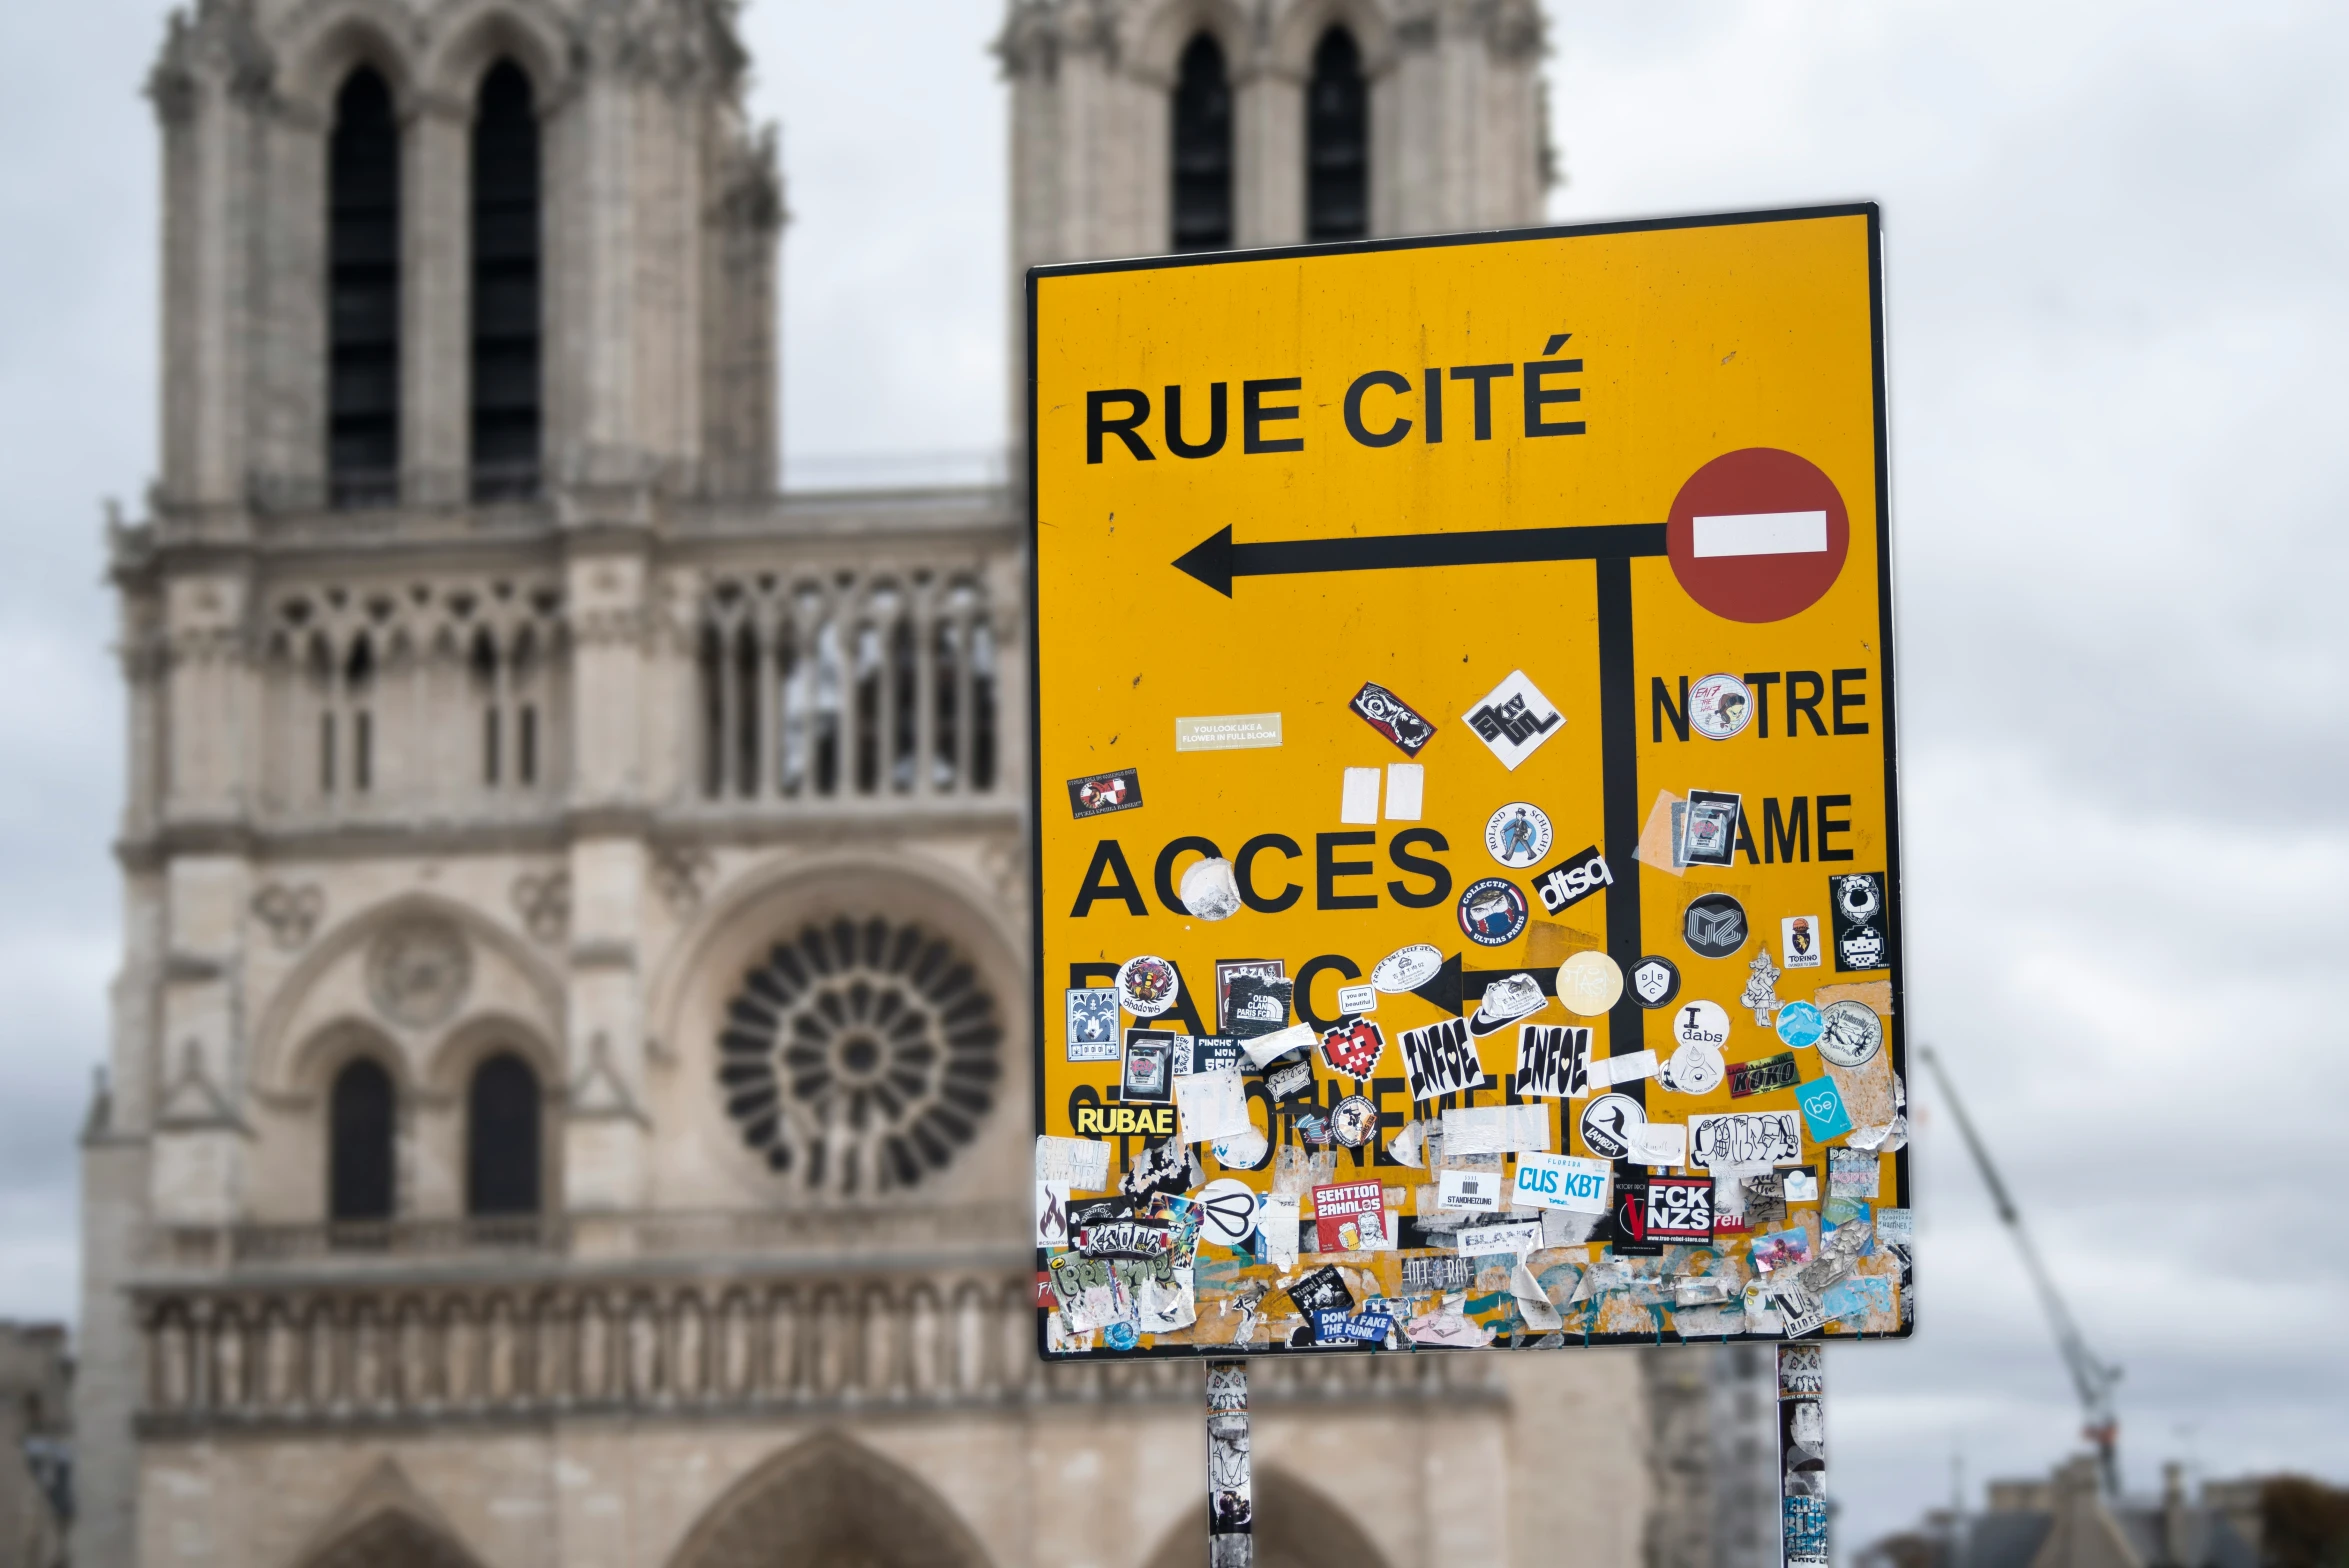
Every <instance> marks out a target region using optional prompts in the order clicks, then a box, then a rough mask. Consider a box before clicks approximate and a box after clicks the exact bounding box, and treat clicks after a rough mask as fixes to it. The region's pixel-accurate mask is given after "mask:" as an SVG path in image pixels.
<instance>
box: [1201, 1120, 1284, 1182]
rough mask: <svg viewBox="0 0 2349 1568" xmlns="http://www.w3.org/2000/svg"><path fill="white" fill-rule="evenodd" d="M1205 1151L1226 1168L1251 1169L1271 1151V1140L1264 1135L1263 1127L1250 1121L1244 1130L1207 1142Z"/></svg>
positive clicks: (1261, 1162) (1235, 1169)
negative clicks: (1231, 1135)
mask: <svg viewBox="0 0 2349 1568" xmlns="http://www.w3.org/2000/svg"><path fill="white" fill-rule="evenodd" d="M1207 1152H1208V1153H1210V1154H1212V1155H1214V1156H1215V1162H1216V1163H1217V1164H1218V1165H1221V1166H1222V1167H1223V1168H1224V1169H1226V1170H1233V1171H1252V1170H1255V1169H1256V1168H1257V1167H1258V1166H1260V1165H1262V1164H1263V1163H1264V1157H1265V1156H1266V1155H1268V1154H1270V1153H1271V1152H1272V1140H1271V1139H1270V1138H1267V1137H1266V1136H1265V1135H1264V1129H1262V1128H1261V1127H1258V1126H1256V1125H1255V1124H1254V1123H1250V1124H1249V1127H1248V1130H1247V1131H1246V1132H1244V1133H1239V1134H1237V1135H1235V1136H1233V1137H1230V1138H1222V1139H1218V1140H1217V1141H1216V1142H1214V1143H1211V1144H1209V1145H1208V1146H1207Z"/></svg>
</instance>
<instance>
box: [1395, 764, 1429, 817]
mask: <svg viewBox="0 0 2349 1568" xmlns="http://www.w3.org/2000/svg"><path fill="white" fill-rule="evenodd" d="M1426 798H1427V769H1425V768H1423V767H1421V766H1420V765H1419V764H1418V763H1416V762H1390V763H1388V764H1387V820H1388V821H1389V822H1417V821H1418V820H1419V810H1420V806H1421V804H1422V803H1423V802H1424V801H1425V800H1426Z"/></svg>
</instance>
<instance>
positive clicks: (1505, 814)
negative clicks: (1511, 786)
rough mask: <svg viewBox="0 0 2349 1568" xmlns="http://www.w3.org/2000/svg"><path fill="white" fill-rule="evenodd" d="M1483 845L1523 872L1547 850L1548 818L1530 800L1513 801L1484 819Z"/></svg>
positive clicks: (1548, 844) (1548, 835) (1505, 864)
mask: <svg viewBox="0 0 2349 1568" xmlns="http://www.w3.org/2000/svg"><path fill="white" fill-rule="evenodd" d="M1484 847H1485V849H1486V851H1487V852H1488V853H1490V854H1491V856H1492V857H1493V858H1494V859H1495V860H1497V861H1499V862H1500V863H1501V864H1502V865H1504V866H1507V867H1508V868H1509V869H1510V870H1512V871H1523V870H1525V869H1526V868H1527V867H1528V866H1532V865H1534V864H1536V863H1538V862H1539V861H1540V860H1541V858H1542V856H1544V855H1546V854H1548V853H1549V852H1550V819H1549V816H1548V814H1547V813H1546V812H1544V811H1543V810H1542V808H1541V807H1539V806H1537V805H1534V804H1533V803H1532V802H1531V801H1524V800H1513V801H1511V802H1509V804H1507V805H1506V806H1503V807H1502V808H1501V809H1500V810H1498V811H1496V812H1494V813H1493V814H1492V816H1491V817H1489V818H1487V819H1486V821H1485V825H1484Z"/></svg>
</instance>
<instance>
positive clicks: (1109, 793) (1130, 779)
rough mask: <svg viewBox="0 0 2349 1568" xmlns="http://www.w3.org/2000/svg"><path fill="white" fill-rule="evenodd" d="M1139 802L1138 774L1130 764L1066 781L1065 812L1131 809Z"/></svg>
mask: <svg viewBox="0 0 2349 1568" xmlns="http://www.w3.org/2000/svg"><path fill="white" fill-rule="evenodd" d="M1140 804H1142V776H1141V775H1140V774H1138V773H1136V772H1135V771H1134V770H1133V769H1132V768H1121V769H1119V770H1118V771H1117V772H1115V773H1096V774H1094V775H1093V776H1092V777H1091V778H1089V779H1070V780H1069V781H1068V808H1069V814H1070V815H1072V816H1074V817H1078V818H1080V819H1081V818H1084V817H1099V816H1106V815H1108V814H1109V813H1110V812H1112V811H1131V810H1133V809H1134V808H1135V807H1136V806H1139V805H1140Z"/></svg>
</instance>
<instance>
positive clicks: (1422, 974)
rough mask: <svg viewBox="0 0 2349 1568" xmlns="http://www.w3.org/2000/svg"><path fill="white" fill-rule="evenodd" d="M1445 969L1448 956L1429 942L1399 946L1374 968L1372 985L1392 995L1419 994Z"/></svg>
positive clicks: (1372, 969) (1372, 970)
mask: <svg viewBox="0 0 2349 1568" xmlns="http://www.w3.org/2000/svg"><path fill="white" fill-rule="evenodd" d="M1443 967H1444V955H1443V954H1442V952H1440V951H1439V950H1437V949H1436V948H1434V947H1431V946H1429V945H1428V944H1427V943H1425V942H1414V943H1413V944H1412V945H1411V946H1409V947H1398V948H1396V949H1395V950H1394V951H1393V952H1391V953H1389V954H1387V956H1386V957H1384V958H1382V959H1380V960H1379V961H1378V962H1377V963H1376V964H1375V965H1373V966H1372V967H1371V971H1370V979H1371V983H1372V984H1373V985H1375V986H1377V988H1378V989H1379V990H1381V991H1384V992H1385V993H1386V994H1387V995H1389V996H1400V995H1403V994H1404V993H1406V992H1410V991H1416V990H1418V989H1419V988H1420V987H1421V986H1423V985H1425V984H1427V983H1428V982H1429V981H1430V980H1433V979H1434V978H1435V977H1436V976H1437V975H1438V974H1439V973H1441V972H1442V970H1443Z"/></svg>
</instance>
